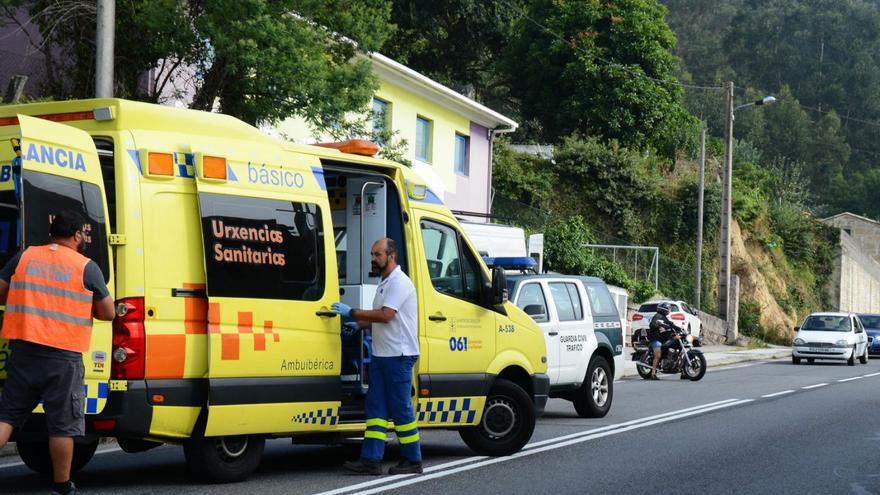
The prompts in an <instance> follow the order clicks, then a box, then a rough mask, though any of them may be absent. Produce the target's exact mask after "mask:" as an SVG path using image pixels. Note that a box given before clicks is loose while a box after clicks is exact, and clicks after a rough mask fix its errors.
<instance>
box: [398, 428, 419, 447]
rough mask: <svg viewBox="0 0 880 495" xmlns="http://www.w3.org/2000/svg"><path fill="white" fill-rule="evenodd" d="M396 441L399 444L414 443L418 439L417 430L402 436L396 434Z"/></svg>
mask: <svg viewBox="0 0 880 495" xmlns="http://www.w3.org/2000/svg"><path fill="white" fill-rule="evenodd" d="M397 441H398V442H400V444H401V445H406V444H408V443H415V442H418V441H419V432H418V431H417V432H415V433H413V434H412V435H409V436H406V437H402V436H400V435H399V434H398V435H397Z"/></svg>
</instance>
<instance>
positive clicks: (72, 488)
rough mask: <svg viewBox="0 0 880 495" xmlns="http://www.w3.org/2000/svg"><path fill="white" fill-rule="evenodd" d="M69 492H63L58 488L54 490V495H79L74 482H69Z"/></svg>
mask: <svg viewBox="0 0 880 495" xmlns="http://www.w3.org/2000/svg"><path fill="white" fill-rule="evenodd" d="M68 483H69V484H68V486H67V491H66V492H62V491H60V490H58V489H57V488H56V489H54V490H52V495H79V491H78V490H77V489H76V485H74V484H73V482H72V481H69V482H68Z"/></svg>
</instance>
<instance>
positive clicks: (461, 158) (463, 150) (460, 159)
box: [455, 133, 471, 176]
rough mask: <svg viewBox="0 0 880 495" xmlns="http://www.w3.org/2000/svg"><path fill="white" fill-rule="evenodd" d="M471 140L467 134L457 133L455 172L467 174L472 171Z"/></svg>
mask: <svg viewBox="0 0 880 495" xmlns="http://www.w3.org/2000/svg"><path fill="white" fill-rule="evenodd" d="M470 144H471V140H470V138H469V137H467V136H463V135H461V134H458V133H456V134H455V173H457V174H458V175H464V176H467V175H468V173H469V172H470V168H469V167H468V155H469V154H470Z"/></svg>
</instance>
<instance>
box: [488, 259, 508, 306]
mask: <svg viewBox="0 0 880 495" xmlns="http://www.w3.org/2000/svg"><path fill="white" fill-rule="evenodd" d="M491 294H492V298H491V304H492V306H498V305H501V304H504V303H506V302H507V297H508V295H507V274H506V273H504V268H501V267H498V266H496V267H495V268H494V269H492V292H491Z"/></svg>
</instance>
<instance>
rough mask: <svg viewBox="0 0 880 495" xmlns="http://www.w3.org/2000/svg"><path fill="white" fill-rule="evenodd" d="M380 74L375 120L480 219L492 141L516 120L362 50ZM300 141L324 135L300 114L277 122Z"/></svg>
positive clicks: (455, 203) (440, 191) (434, 183)
mask: <svg viewBox="0 0 880 495" xmlns="http://www.w3.org/2000/svg"><path fill="white" fill-rule="evenodd" d="M365 56H368V57H369V58H370V60H371V61H372V64H373V71H374V73H375V74H376V76H377V77H378V79H379V82H380V86H379V89H378V90H377V91H376V93H375V95H374V97H373V100H372V102H371V107H372V111H373V116H374V118H373V124H372V125H373V126H374V127H380V126H385V127H386V128H388V129H391V130H392V131H393V132H395V139H400V140H405V141H406V143H407V146H406V152H405V155H406V158H407V159H408V160H409V161H410V162H411V163H412V166H413V169H414V170H416V172H418V173H419V174H420V175H421V176H422V177H423V178H424V179H425V180H426V181H427V183H428V186H429V187H430V188H431V190H432V191H433V192H434V193H435V194H436V195H437V196H438V197H439V198H440V199H442V200H443V202H444V203H445V204H446V206H448V207H449V208H450V209H451V210H453V211H454V212H455V213H456V214H457V215H459V216H461V217H464V218H469V219H478V218H484V217H485V216H487V215H488V214H489V212H490V210H491V204H492V141H493V139H494V137H495V136H496V135H497V134H500V133H505V132H512V131H514V130H515V129H516V128H517V123H516V122H514V121H513V120H511V119H510V118H508V117H505V116H504V115H501V114H500V113H498V112H496V111H494V110H492V109H491V108H488V107H486V106H484V105H482V104H480V103H478V102H476V101H474V100H472V99H470V98H468V97H466V96H464V95H461V94H459V93H457V92H455V91H453V90H452V89H450V88H448V87H446V86H444V85H442V84H440V83H438V82H436V81H434V80H432V79H430V78H428V77H426V76H424V75H422V74H420V73H418V72H416V71H414V70H412V69H410V68H409V67H406V66H405V65H403V64H400V63H398V62H395V61H394V60H392V59H390V58H388V57H385V56H383V55H381V54H378V53H373V54H370V55H365ZM275 131H276V132H278V133H279V134H283V135H285V136H286V137H288V138H289V139H292V140H294V141H297V142H299V143H315V142H323V141H328V140H330V139H331V138H330V137H329V136H327V135H316V134H315V133H314V131H313V130H312V129H310V128H309V127H308V125H307V124H306V122H305V121H304V120H303V119H300V118H291V119H288V120H285V121H284V122H281V123H280V124H279V125H277V126H275Z"/></svg>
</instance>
